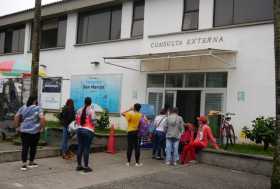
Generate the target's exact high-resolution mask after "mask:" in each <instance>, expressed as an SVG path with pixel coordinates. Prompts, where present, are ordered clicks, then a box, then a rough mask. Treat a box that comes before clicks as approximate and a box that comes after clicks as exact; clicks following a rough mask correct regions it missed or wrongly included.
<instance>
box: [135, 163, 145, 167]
mask: <svg viewBox="0 0 280 189" xmlns="http://www.w3.org/2000/svg"><path fill="white" fill-rule="evenodd" d="M135 166H136V167H142V166H143V163H136V164H135Z"/></svg>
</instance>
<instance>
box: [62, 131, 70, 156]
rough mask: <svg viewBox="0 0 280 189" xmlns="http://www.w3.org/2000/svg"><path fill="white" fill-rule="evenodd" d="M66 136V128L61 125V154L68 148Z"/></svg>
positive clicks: (67, 133)
mask: <svg viewBox="0 0 280 189" xmlns="http://www.w3.org/2000/svg"><path fill="white" fill-rule="evenodd" d="M68 136H69V132H68V128H67V127H63V132H62V143H61V152H62V154H63V155H65V154H66V153H67V150H68Z"/></svg>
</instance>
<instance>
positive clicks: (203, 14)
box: [198, 0, 214, 29]
mask: <svg viewBox="0 0 280 189" xmlns="http://www.w3.org/2000/svg"><path fill="white" fill-rule="evenodd" d="M213 16H214V0H200V3H199V26H198V29H208V28H212V27H213Z"/></svg>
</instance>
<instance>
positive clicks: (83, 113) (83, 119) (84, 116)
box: [81, 106, 87, 125]
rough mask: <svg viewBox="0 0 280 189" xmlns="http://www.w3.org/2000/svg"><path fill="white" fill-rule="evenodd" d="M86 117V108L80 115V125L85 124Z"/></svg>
mask: <svg viewBox="0 0 280 189" xmlns="http://www.w3.org/2000/svg"><path fill="white" fill-rule="evenodd" d="M86 117H87V106H85V107H84V108H83V111H82V115H81V125H84V124H85V123H86Z"/></svg>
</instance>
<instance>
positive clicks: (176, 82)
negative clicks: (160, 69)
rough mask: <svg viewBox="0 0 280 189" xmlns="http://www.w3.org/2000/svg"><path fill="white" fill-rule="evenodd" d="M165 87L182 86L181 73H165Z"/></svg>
mask: <svg viewBox="0 0 280 189" xmlns="http://www.w3.org/2000/svg"><path fill="white" fill-rule="evenodd" d="M166 87H183V74H166Z"/></svg>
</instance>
